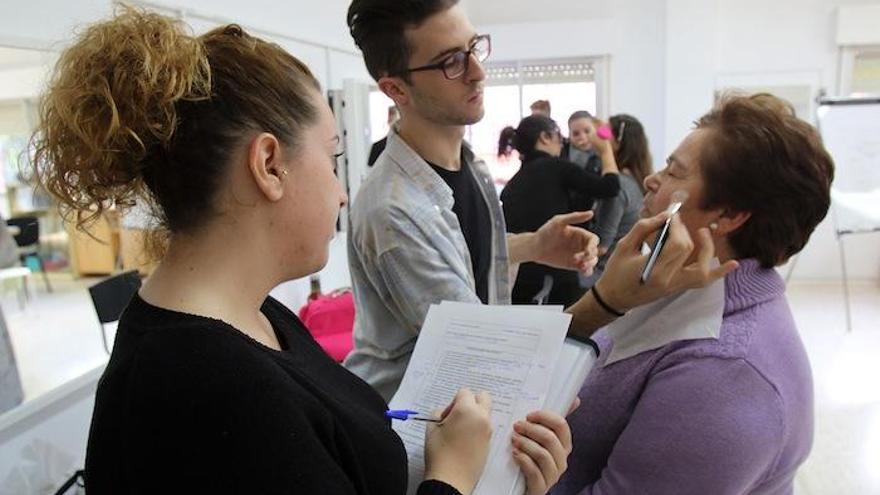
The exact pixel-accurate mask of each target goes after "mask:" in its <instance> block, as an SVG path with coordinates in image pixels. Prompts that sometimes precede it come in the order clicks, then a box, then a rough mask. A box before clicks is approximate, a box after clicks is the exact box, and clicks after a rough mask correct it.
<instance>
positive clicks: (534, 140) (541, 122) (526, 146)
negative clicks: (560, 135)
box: [513, 115, 559, 157]
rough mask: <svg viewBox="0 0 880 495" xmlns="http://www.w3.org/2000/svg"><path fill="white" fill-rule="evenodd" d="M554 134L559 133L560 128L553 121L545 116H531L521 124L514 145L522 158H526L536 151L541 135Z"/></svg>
mask: <svg viewBox="0 0 880 495" xmlns="http://www.w3.org/2000/svg"><path fill="white" fill-rule="evenodd" d="M554 132H559V126H558V125H556V122H555V121H554V120H553V119H551V118H550V117H546V116H544V115H530V116H528V117H526V118H524V119H522V120H521V121H520V122H519V125H518V126H517V128H516V136H514V139H513V145H514V147H515V148H516V151H518V152H519V154H520V156H522V157H525V156H526V155H529V154H531V153H533V152H534V151H535V145H537V144H538V139H539V138H540V137H541V133H546V134H552V133H554Z"/></svg>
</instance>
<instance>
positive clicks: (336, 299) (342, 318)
mask: <svg viewBox="0 0 880 495" xmlns="http://www.w3.org/2000/svg"><path fill="white" fill-rule="evenodd" d="M299 319H300V320H301V321H302V322H303V324H304V325H305V326H306V328H308V329H309V332H310V333H311V334H312V336H313V337H314V338H315V340H316V341H317V342H318V345H320V346H321V348H322V349H324V352H326V353H327V354H328V355H329V356H330V357H332V358H333V359H334V360H335V361H336V362H338V363H341V362H342V360H343V359H345V356H347V355H348V353H349V352H351V348H352V346H353V345H354V343H353V342H352V336H351V332H352V329H353V328H354V296H353V295H352V293H351V289H340V290H337V291H333V292H331V293H330V294H319V295H318V296H312V297H310V299H309V301H308V302H307V303H305V305H303V307H302V308H300V310H299Z"/></svg>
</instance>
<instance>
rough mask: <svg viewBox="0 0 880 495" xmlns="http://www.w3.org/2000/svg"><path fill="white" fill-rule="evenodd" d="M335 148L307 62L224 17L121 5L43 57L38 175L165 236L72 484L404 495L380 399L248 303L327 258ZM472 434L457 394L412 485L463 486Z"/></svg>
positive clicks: (486, 430)
mask: <svg viewBox="0 0 880 495" xmlns="http://www.w3.org/2000/svg"><path fill="white" fill-rule="evenodd" d="M338 145H339V138H338V136H337V135H336V127H335V122H334V119H333V116H332V114H331V113H330V109H329V108H328V106H327V104H326V103H325V102H324V101H323V100H322V98H321V94H320V91H319V86H318V82H317V81H316V80H315V78H314V77H313V76H312V74H311V73H310V72H309V70H308V68H307V67H306V66H305V65H303V64H302V63H301V62H300V61H298V60H297V59H296V58H294V57H293V56H291V55H289V54H288V53H286V52H284V51H283V50H282V49H281V48H279V47H278V46H276V45H273V44H270V43H267V42H265V41H262V40H260V39H258V38H254V37H252V36H250V35H248V34H247V33H246V32H244V31H243V30H242V29H241V28H240V27H238V26H235V25H230V26H225V27H221V28H217V29H215V30H213V31H211V32H209V33H207V34H204V35H202V36H199V37H191V36H188V35H187V34H185V33H184V32H183V31H182V29H181V27H180V26H179V25H178V24H177V23H176V22H175V21H173V20H171V19H168V18H165V17H162V16H160V15H156V14H148V13H143V12H140V11H136V10H124V11H123V12H121V13H120V14H119V15H117V16H116V17H115V18H113V19H111V20H108V21H105V22H101V23H98V24H95V25H93V26H90V27H89V28H88V29H87V30H85V32H84V33H83V34H82V35H81V36H80V37H79V39H78V40H76V42H75V43H74V44H73V45H72V46H71V47H70V48H68V49H67V50H66V51H65V52H64V53H63V54H62V56H61V58H60V60H59V62H58V66H57V68H56V71H55V74H54V78H53V80H52V82H51V85H50V87H49V88H48V90H47V92H46V94H45V95H44V98H43V103H42V108H41V123H40V125H39V129H38V130H37V133H36V134H35V140H34V146H35V154H36V175H37V177H38V178H39V180H40V182H41V183H42V185H43V186H44V187H46V189H47V190H49V191H50V192H52V193H53V194H54V195H55V197H56V198H58V200H59V201H60V203H61V206H62V208H63V211H64V212H65V214H66V215H67V216H68V218H70V219H71V220H75V221H76V222H77V223H79V224H80V225H84V224H86V223H88V220H89V219H90V218H93V217H94V216H95V215H98V214H100V213H101V212H102V211H103V210H104V209H106V208H108V207H111V206H114V205H115V206H119V207H123V206H125V205H129V204H131V203H132V201H134V200H135V199H137V200H139V201H147V202H149V203H150V204H152V206H153V210H154V212H155V213H156V214H157V216H158V220H159V222H160V223H161V225H162V226H163V227H164V229H165V233H166V238H167V251H166V252H164V253H157V254H159V255H161V262H160V264H159V266H158V268H157V269H156V271H155V272H154V274H153V275H152V276H151V277H150V278H149V279H148V280H147V281H146V283H145V284H144V286H143V288H142V289H141V290H140V292H139V293H138V294H137V295H135V296H134V298H133V299H132V301H131V302H130V304H129V306H128V308H127V309H126V310H125V312H124V314H123V315H122V318H121V320H120V322H119V328H118V332H117V338H116V343H115V345H114V348H113V353H112V355H111V357H110V362H109V364H108V365H107V368H106V370H105V372H104V376H103V377H102V379H101V382H100V384H99V386H98V392H97V397H96V402H95V410H94V416H93V420H92V426H91V431H90V433H89V443H88V450H87V455H86V482H87V488H88V492H89V494H90V495H100V494H103V493H106V494H111V493H112V494H114V495H117V494H124V493H144V492H146V491H152V490H156V491H160V492H162V493H315V494H318V493H333V494H343V493H348V494H354V493H359V494H361V493H364V494H365V493H370V494H403V493H404V492H405V490H406V485H407V468H406V454H405V451H404V448H403V445H402V444H401V442H400V439H399V438H398V437H397V435H396V434H395V433H394V432H393V431H392V430H391V428H390V424H389V421H388V419H387V418H386V417H385V416H384V412H385V409H386V404H385V402H384V401H383V400H382V398H381V397H380V396H379V395H378V394H377V393H376V392H374V391H373V390H372V389H371V388H370V386H369V385H367V384H366V383H364V382H362V381H361V380H359V379H358V378H356V377H355V376H354V375H352V374H350V373H349V372H348V371H346V370H345V369H344V368H342V367H341V366H339V365H337V364H336V363H335V362H334V361H333V360H332V359H330V358H329V357H328V356H326V355H325V354H324V353H323V351H322V350H321V349H320V347H318V345H317V344H316V343H315V342H314V340H313V339H312V338H311V336H310V335H309V333H308V332H307V330H306V329H305V328H304V327H303V326H302V324H301V323H300V322H299V320H298V319H297V318H296V317H295V316H294V315H293V314H292V313H291V312H290V311H289V310H287V308H285V307H284V306H282V305H281V304H280V303H279V302H278V301H276V300H274V299H272V298H271V297H268V296H267V295H268V292H269V290H270V289H272V288H273V287H274V286H276V285H278V284H279V283H281V282H284V281H286V280H291V279H296V278H300V277H303V276H306V275H308V274H311V273H314V272H316V271H317V270H319V269H320V268H321V267H322V266H323V265H324V264H325V263H326V261H327V256H328V242H329V241H330V239H331V238H332V237H333V235H334V232H335V224H336V219H337V215H338V212H339V207H340V205H344V204H345V203H346V201H347V198H346V196H345V194H344V193H343V191H342V189H341V187H340V185H339V182H338V181H337V179H336V176H335V175H334V167H335V163H336V160H335V158H334V155H335V154H336V149H337V146H338ZM156 245H164V244H163V243H159V244H156ZM489 436H490V425H489V399H488V397H487V396H486V395H483V394H481V395H476V396H475V395H474V394H472V393H470V392H468V391H466V390H463V391H461V392H460V393H459V395H458V396H457V397H456V400H455V403H454V405H453V406H451V408H450V409H449V410H448V411H447V414H446V416H445V419H444V421H443V427H442V428H430V429H429V433H428V435H427V441H426V457H427V472H426V479H427V481H425V482H423V483H422V484H421V486H420V489H419V493H420V494H428V493H445V494H454V493H458V492H469V491H470V489H471V488H472V487H473V484H474V483H475V482H476V479H477V477H478V476H479V473H480V471H481V470H482V466H483V463H484V462H485V458H486V451H487V448H488V440H489Z"/></svg>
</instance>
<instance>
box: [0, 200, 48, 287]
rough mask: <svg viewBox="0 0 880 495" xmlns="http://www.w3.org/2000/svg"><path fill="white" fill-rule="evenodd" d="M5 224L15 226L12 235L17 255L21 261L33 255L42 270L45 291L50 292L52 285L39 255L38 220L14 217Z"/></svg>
mask: <svg viewBox="0 0 880 495" xmlns="http://www.w3.org/2000/svg"><path fill="white" fill-rule="evenodd" d="M6 225H9V226H13V227H17V228H18V233H17V234H15V235H14V236H13V237H14V238H15V243H16V244H18V255H19V256H20V257H21V262H22V263H25V260H26V259H27V258H28V257H30V256H34V257H36V258H37V263H39V265H40V271H41V272H43V281H44V282H45V283H46V291H47V292H52V285H51V284H49V276H48V275H47V274H46V266H45V265H44V264H43V257H42V256H40V220H39V219H38V218H37V217H34V216H24V217H14V218H10V219H9V220H6Z"/></svg>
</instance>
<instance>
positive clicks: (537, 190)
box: [501, 151, 620, 304]
mask: <svg viewBox="0 0 880 495" xmlns="http://www.w3.org/2000/svg"><path fill="white" fill-rule="evenodd" d="M618 191H620V178H619V177H618V176H617V174H606V175H603V176H596V175H595V174H593V173H591V172H587V171H585V170H584V169H582V168H580V167H578V166H577V165H575V164H573V163H571V162H568V161H566V160H563V159H561V158H557V157H554V156H551V155H549V154H547V153H544V152H541V151H535V152H532V153H530V154H528V155H526V156H525V157H524V158H523V163H522V167H521V168H520V169H519V171H518V172H517V173H516V175H514V176H513V177H512V178H511V179H510V182H508V183H507V186H505V187H504V190H503V191H501V202H502V206H503V208H504V220H505V222H506V223H507V231H508V232H513V233H519V232H533V231H535V230H537V229H539V228H540V227H541V226H542V225H544V223H546V222H547V220H550V219H551V218H552V217H553V216H554V215H558V214H563V213H571V212H572V211H577V210H578V208H579V207H580V205H574V204H572V199H571V198H572V194H571V193H572V192H579V193H583V194H586V195H589V196H591V197H595V198H613V197H614V196H616V195H617V193H618ZM544 275H550V276H552V277H553V279H554V291H553V292H552V293H551V295H550V299H549V300H548V301H546V302H548V303H551V304H570V303H572V302H574V300H576V299H577V298H578V297H579V296H580V291H579V290H578V281H577V273H576V272H572V271H568V270H559V269H555V268H550V267H547V266H543V265H538V264H535V263H524V264H523V265H522V266H521V267H520V269H519V274H518V275H517V277H516V283H515V284H514V287H513V302H514V303H517V304H528V303H530V302H531V298H532V297H533V296H534V295H535V294H537V293H538V292H539V291H540V290H541V287H542V285H543V279H544Z"/></svg>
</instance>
